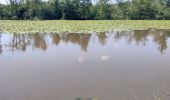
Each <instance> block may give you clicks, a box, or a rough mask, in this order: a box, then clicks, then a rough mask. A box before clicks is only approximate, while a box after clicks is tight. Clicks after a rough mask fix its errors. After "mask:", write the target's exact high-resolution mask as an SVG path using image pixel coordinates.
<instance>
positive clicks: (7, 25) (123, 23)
mask: <svg viewBox="0 0 170 100" xmlns="http://www.w3.org/2000/svg"><path fill="white" fill-rule="evenodd" d="M150 28H155V29H170V21H166V20H97V21H96V20H83V21H80V20H77V21H71V20H70V21H68V20H47V21H25V20H20V21H17V20H0V31H1V32H11V33H36V32H48V33H56V32H57V33H61V32H71V33H73V32H78V33H81V32H83V33H86V32H103V31H127V30H131V29H132V30H136V29H150Z"/></svg>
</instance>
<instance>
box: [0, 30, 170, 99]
mask: <svg viewBox="0 0 170 100" xmlns="http://www.w3.org/2000/svg"><path fill="white" fill-rule="evenodd" d="M169 38H170V30H138V31H137V30H136V31H128V32H113V33H110V32H106V33H96V34H77V33H62V34H49V33H37V34H20V35H16V34H15V35H12V34H7V33H1V34H0V100H155V99H153V98H152V96H153V94H154V93H156V95H155V94H154V98H155V97H156V96H157V97H158V99H159V97H160V94H159V93H163V97H164V98H166V99H162V100H170V96H169V93H167V91H170V78H169V76H170V73H169V72H170V61H169V59H170V49H169V47H170V39H169ZM154 91H158V93H157V92H154ZM160 91H163V92H160ZM164 91H166V92H164Z"/></svg>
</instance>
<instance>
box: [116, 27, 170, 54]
mask: <svg viewBox="0 0 170 100" xmlns="http://www.w3.org/2000/svg"><path fill="white" fill-rule="evenodd" d="M149 36H150V37H152V38H153V41H154V43H156V44H157V45H158V50H159V51H160V52H161V53H164V52H165V51H166V49H167V48H168V47H167V38H168V37H170V31H166V30H164V31H163V30H138V31H137V30H136V31H132V32H130V33H129V32H117V33H116V34H115V35H114V38H115V39H116V40H120V39H122V38H123V37H124V38H125V39H127V40H128V43H129V44H131V42H132V41H134V42H135V43H136V44H137V45H139V44H143V45H145V44H146V42H147V40H148V37H149Z"/></svg>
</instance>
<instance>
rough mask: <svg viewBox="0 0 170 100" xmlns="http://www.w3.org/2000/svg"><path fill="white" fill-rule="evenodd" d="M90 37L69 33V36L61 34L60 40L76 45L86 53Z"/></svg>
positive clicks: (88, 35) (89, 35)
mask: <svg viewBox="0 0 170 100" xmlns="http://www.w3.org/2000/svg"><path fill="white" fill-rule="evenodd" d="M90 37H91V34H77V33H70V34H63V35H62V40H63V41H64V42H66V43H68V42H71V43H74V44H78V45H79V46H80V47H81V48H82V50H84V51H87V47H88V44H89V40H90Z"/></svg>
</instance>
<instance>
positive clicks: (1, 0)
mask: <svg viewBox="0 0 170 100" xmlns="http://www.w3.org/2000/svg"><path fill="white" fill-rule="evenodd" d="M7 1H8V0H7ZM112 1H113V2H114V1H115V0H112ZM0 3H3V4H5V3H6V0H0Z"/></svg>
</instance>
